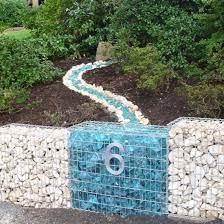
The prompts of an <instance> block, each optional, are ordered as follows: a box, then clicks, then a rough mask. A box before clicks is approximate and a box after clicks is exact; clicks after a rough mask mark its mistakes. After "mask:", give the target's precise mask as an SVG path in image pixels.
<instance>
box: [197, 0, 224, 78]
mask: <svg viewBox="0 0 224 224" xmlns="http://www.w3.org/2000/svg"><path fill="white" fill-rule="evenodd" d="M210 4H211V8H210V10H208V12H207V13H206V14H203V15H201V16H200V21H201V23H202V27H203V34H204V36H203V39H202V40H201V41H200V47H201V49H202V52H203V55H202V58H201V61H202V62H203V63H204V64H206V65H207V68H208V77H207V78H208V79H221V80H224V18H223V15H224V1H220V0H214V1H212V2H211V3H210Z"/></svg>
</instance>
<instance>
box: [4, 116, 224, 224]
mask: <svg viewBox="0 0 224 224" xmlns="http://www.w3.org/2000/svg"><path fill="white" fill-rule="evenodd" d="M93 126H94V128H93ZM96 127H100V128H96ZM125 127H126V126H122V125H117V124H110V123H109V124H108V123H105V124H104V125H103V124H102V125H101V126H98V124H96V123H87V124H84V125H83V124H82V125H78V126H76V127H74V128H72V129H69V130H68V129H57V128H49V127H39V126H25V125H14V124H13V125H9V126H3V127H0V201H11V202H14V203H17V204H21V205H23V206H32V207H45V208H52V207H54V208H56V207H65V208H70V207H74V208H80V209H84V210H94V211H103V212H113V213H119V214H126V215H128V214H149V213H153V214H165V213H170V214H176V215H180V216H193V217H207V218H211V217H214V218H218V217H219V218H221V219H223V220H224V204H223V202H224V121H223V120H208V119H207V120H206V119H189V118H183V119H178V120H177V121H175V122H172V124H170V125H169V126H168V128H169V129H170V130H169V151H167V150H166V144H165V140H163V139H165V136H164V135H165V129H161V130H163V131H160V130H159V129H158V128H156V127H151V126H145V127H144V128H142V129H140V128H139V127H140V126H138V125H135V126H132V127H131V126H129V128H130V129H127V128H125ZM150 130H151V131H150ZM69 133H70V134H69ZM99 133H100V134H99ZM69 136H70V137H69ZM68 143H69V144H68ZM115 143H116V144H118V145H115V146H114V147H112V148H111V147H109V146H111V144H115ZM68 146H70V147H68ZM112 146H113V145H112ZM108 148H109V149H108ZM122 148H123V149H122ZM108 152H111V153H112V154H113V155H112V157H113V156H114V154H115V155H116V157H115V159H114V158H111V157H110V156H111V155H110V154H109V153H108ZM119 156H120V157H119ZM165 157H166V158H167V160H166V159H165ZM106 158H107V160H106ZM108 158H109V159H108ZM122 160H123V162H124V163H123V162H122ZM165 160H166V162H165ZM106 161H107V162H106ZM118 161H120V162H118ZM106 164H107V166H106ZM122 164H123V165H122ZM122 166H123V167H124V170H123V169H122ZM110 168H111V169H110ZM113 171H114V172H115V173H114V172H113ZM121 171H122V172H121ZM111 172H112V173H111ZM167 176H168V178H167ZM165 182H166V184H165ZM155 188H156V189H155ZM109 196H110V197H109ZM108 205H110V206H108ZM161 205H163V207H162V206H161Z"/></svg>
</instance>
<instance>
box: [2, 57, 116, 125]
mask: <svg viewBox="0 0 224 224" xmlns="http://www.w3.org/2000/svg"><path fill="white" fill-rule="evenodd" d="M86 61H88V60H82V61H74V60H66V61H64V60H62V61H57V62H55V65H56V66H57V67H60V68H61V69H63V71H64V72H66V71H67V70H68V69H69V68H71V67H72V66H73V65H75V64H79V63H82V62H86ZM16 107H17V111H15V112H12V113H0V125H4V124H8V123H26V124H36V125H54V126H63V127H67V126H71V125H74V124H77V123H80V122H83V121H88V120H93V121H95V120H96V121H116V118H115V117H114V116H113V115H110V114H109V113H108V112H107V111H106V110H104V109H102V108H101V106H100V105H99V104H96V103H94V102H92V101H91V100H90V99H89V98H88V97H84V96H81V95H80V94H78V93H75V92H74V91H71V90H69V89H68V88H67V87H66V86H64V85H63V83H62V78H60V79H58V80H56V81H54V82H52V83H48V84H41V85H38V86H35V87H33V88H32V89H31V91H30V98H29V100H28V102H27V104H26V105H20V106H16Z"/></svg>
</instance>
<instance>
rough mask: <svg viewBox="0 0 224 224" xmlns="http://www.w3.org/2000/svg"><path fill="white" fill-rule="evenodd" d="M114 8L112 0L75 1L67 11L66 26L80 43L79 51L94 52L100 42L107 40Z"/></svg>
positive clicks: (114, 2)
mask: <svg viewBox="0 0 224 224" xmlns="http://www.w3.org/2000/svg"><path fill="white" fill-rule="evenodd" d="M115 7H116V1H113V0H101V1H99V0H97V1H92V0H83V1H75V2H74V4H73V6H72V7H70V8H69V9H68V10H67V13H66V15H67V17H66V20H65V21H66V24H68V27H69V29H70V31H71V32H72V33H73V34H74V36H75V37H76V42H77V43H80V49H83V50H84V51H87V52H88V51H90V52H94V50H95V49H96V47H97V44H98V43H99V42H100V41H105V40H107V36H108V32H109V25H110V19H111V15H113V13H114V10H115Z"/></svg>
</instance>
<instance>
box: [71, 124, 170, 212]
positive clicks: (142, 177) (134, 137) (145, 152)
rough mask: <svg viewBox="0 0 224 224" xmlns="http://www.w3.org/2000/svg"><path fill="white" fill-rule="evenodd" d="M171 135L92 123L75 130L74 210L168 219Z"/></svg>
mask: <svg viewBox="0 0 224 224" xmlns="http://www.w3.org/2000/svg"><path fill="white" fill-rule="evenodd" d="M167 136H168V129H167V128H166V127H162V126H142V125H121V124H117V123H103V122H88V123H82V124H80V125H77V126H74V127H72V128H71V129H70V138H69V151H70V188H71V191H72V203H73V207H74V208H78V209H82V210H89V211H95V212H103V213H116V214H120V215H124V216H126V215H135V214H141V215H147V214H156V215H163V214H167V200H168V193H167V185H168V176H167V168H168V159H167V154H168V143H167Z"/></svg>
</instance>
